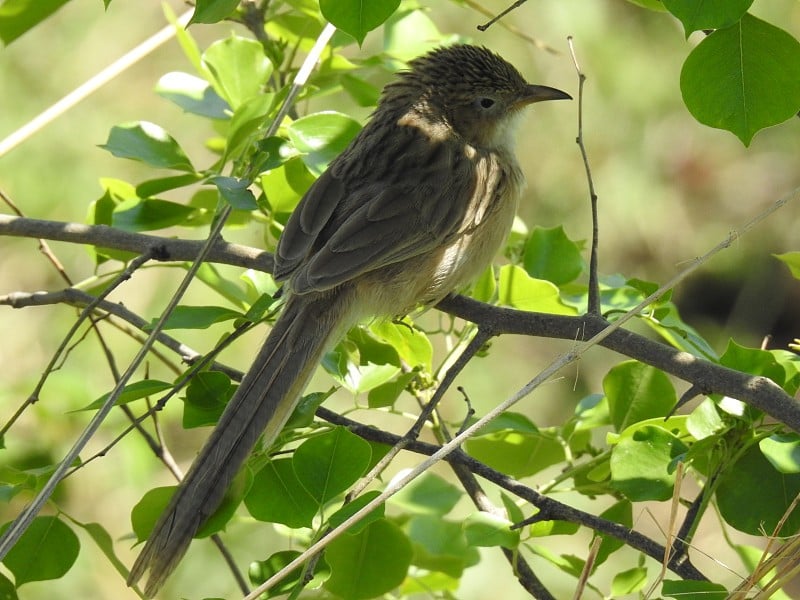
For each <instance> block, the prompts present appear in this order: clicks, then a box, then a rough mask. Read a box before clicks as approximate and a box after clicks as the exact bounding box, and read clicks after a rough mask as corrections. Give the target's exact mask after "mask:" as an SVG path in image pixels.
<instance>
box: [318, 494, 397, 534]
mask: <svg viewBox="0 0 800 600" xmlns="http://www.w3.org/2000/svg"><path fill="white" fill-rule="evenodd" d="M378 496H380V492H379V491H377V490H373V491H371V492H366V493H365V494H363V495H361V496H359V497H358V498H356V499H355V500H353V501H351V502H348V503H347V504H345V505H344V506H342V508H340V509H339V510H337V511H336V512H335V513H333V514H332V515H331V516H330V518H329V519H328V525H330V526H331V527H338V526H339V525H341V524H342V523H344V522H345V521H346V520H347V519H349V518H350V517H351V516H353V515H354V514H356V513H357V512H358V511H359V510H361V509H362V508H364V507H365V506H366V505H367V504H369V503H370V502H372V501H373V500H374V499H375V498H377V497H378ZM385 511H386V505H385V504H380V505H378V506H377V507H376V508H374V509H372V510H371V511H370V512H369V513H367V514H366V515H364V516H363V517H362V518H361V519H360V520H359V521H358V523H356V524H355V525H353V526H351V527H350V528H349V529H348V530H347V531H348V533H358V532H359V531H361V530H362V529H363V528H364V527H366V526H367V525H369V524H370V523H372V522H373V521H376V520H378V519H381V518H383V515H384V513H385Z"/></svg>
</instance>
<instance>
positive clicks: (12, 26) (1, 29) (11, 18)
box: [0, 0, 69, 46]
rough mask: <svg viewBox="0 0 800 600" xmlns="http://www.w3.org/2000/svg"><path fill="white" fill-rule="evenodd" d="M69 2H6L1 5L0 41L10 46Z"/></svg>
mask: <svg viewBox="0 0 800 600" xmlns="http://www.w3.org/2000/svg"><path fill="white" fill-rule="evenodd" d="M67 2H69V0H5V2H3V3H2V4H0V40H2V41H3V43H4V44H5V45H6V46H8V45H9V44H10V43H11V42H13V41H14V40H15V39H17V38H18V37H19V36H21V35H22V34H23V33H25V32H26V31H29V30H31V29H33V28H34V27H35V26H36V25H38V24H39V23H41V22H42V21H44V20H45V19H47V18H48V17H49V16H50V15H52V14H53V13H54V12H56V11H57V10H58V9H59V8H61V7H62V6H64V5H65V4H66V3H67Z"/></svg>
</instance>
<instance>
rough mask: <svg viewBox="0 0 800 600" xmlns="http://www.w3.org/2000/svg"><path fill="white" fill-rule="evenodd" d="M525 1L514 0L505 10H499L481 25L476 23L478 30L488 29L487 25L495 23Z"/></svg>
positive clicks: (525, 0)
mask: <svg viewBox="0 0 800 600" xmlns="http://www.w3.org/2000/svg"><path fill="white" fill-rule="evenodd" d="M527 1H528V0H516V2H514V4H512V5H511V6H509V7H508V8H506V9H505V10H503V11H501V12H499V13H498V14H496V15H495V16H494V17H492V18H491V19H490V20H489V21H487V22H486V23H484V24H483V25H478V31H486V30H487V29H489V27H491V26H492V25H494V24H495V23H497V22H498V21H499V20H500V19H502V18H503V17H505V16H506V15H507V14H509V13H510V12H511V11H513V10H516V9H518V8H519V7H520V6H522V5H523V4H525V2H527Z"/></svg>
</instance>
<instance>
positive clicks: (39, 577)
mask: <svg viewBox="0 0 800 600" xmlns="http://www.w3.org/2000/svg"><path fill="white" fill-rule="evenodd" d="M5 529H7V527H4V528H3V530H5ZM79 551H80V542H79V541H78V536H76V535H75V533H74V532H73V531H72V529H70V528H69V526H67V525H66V524H65V523H64V522H63V521H61V520H60V519H58V517H36V518H35V519H34V520H33V521H32V522H31V524H30V525H29V526H28V529H26V530H25V533H23V534H22V537H20V538H19V541H17V543H16V544H14V546H13V547H12V548H11V550H9V551H8V554H6V556H5V558H4V559H3V564H4V565H5V566H6V567H7V568H8V570H9V571H11V572H12V573H13V574H14V581H15V583H16V585H17V587H19V586H21V585H22V584H23V583H28V582H29V581H46V580H48V579H58V578H60V577H63V576H64V574H65V573H66V572H67V571H69V570H70V568H71V567H72V565H73V564H74V563H75V560H76V559H77V558H78V552H79Z"/></svg>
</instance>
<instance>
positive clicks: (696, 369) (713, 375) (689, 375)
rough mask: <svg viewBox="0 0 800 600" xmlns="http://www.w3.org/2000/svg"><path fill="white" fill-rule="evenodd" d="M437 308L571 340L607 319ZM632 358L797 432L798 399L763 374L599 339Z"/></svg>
mask: <svg viewBox="0 0 800 600" xmlns="http://www.w3.org/2000/svg"><path fill="white" fill-rule="evenodd" d="M437 308H439V309H441V310H444V311H445V312H448V313H450V314H451V315H455V316H457V317H460V318H462V319H466V320H467V321H472V322H473V323H477V324H478V326H481V327H482V326H484V325H485V326H488V327H491V328H492V329H493V330H494V331H495V333H497V334H498V335H499V334H503V333H505V334H509V333H510V334H517V335H528V336H536V337H548V338H558V339H563V340H574V339H576V336H577V339H586V338H591V337H592V336H594V335H596V334H597V333H599V332H600V331H602V330H603V329H605V328H606V327H608V326H610V323H609V322H608V321H606V320H605V319H603V318H602V317H599V316H596V315H583V316H579V317H566V316H561V315H550V314H543V313H534V312H526V311H521V310H515V309H512V308H503V307H499V306H492V305H489V304H484V303H483V302H478V301H477V300H473V299H471V298H466V297H464V296H452V297H449V298H445V299H444V300H442V301H441V302H439V304H437ZM599 345H600V346H604V347H605V348H608V349H609V350H613V351H615V352H618V353H620V354H623V355H625V356H628V357H630V358H635V359H636V360H638V361H641V362H643V363H646V364H648V365H652V366H654V367H656V368H658V369H661V370H662V371H665V372H667V373H670V374H672V375H674V376H676V377H678V378H680V379H683V380H684V381H687V382H690V383H692V384H694V385H696V386H697V387H699V388H700V389H702V390H703V392H704V393H705V394H710V393H717V394H723V395H725V396H730V397H731V398H736V399H738V400H741V401H743V402H746V403H747V404H750V405H751V406H754V407H756V408H758V409H760V410H763V411H764V412H765V413H767V414H768V415H770V416H771V417H773V418H775V419H777V420H778V421H780V422H782V423H784V424H786V425H788V426H789V427H791V428H792V429H794V430H795V431H798V432H800V403H799V402H798V401H797V400H795V399H794V398H792V397H791V396H790V395H789V394H787V393H786V392H784V391H783V389H782V388H781V387H780V386H778V385H777V384H776V383H775V382H773V381H772V380H771V379H768V378H767V377H761V376H756V375H748V374H747V373H742V372H740V371H736V370H734V369H729V368H727V367H723V366H722V365H717V364H714V363H712V362H709V361H707V360H704V359H702V358H698V357H697V356H694V355H693V354H689V353H688V352H683V351H681V350H677V349H675V348H672V347H671V346H667V345H665V344H661V343H659V342H654V341H652V340H649V339H647V338H646V337H644V336H641V335H638V334H636V333H632V332H630V331H627V330H624V329H618V330H616V331H613V332H612V333H610V334H609V335H608V337H606V338H605V339H603V340H602V341H600V342H599Z"/></svg>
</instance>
